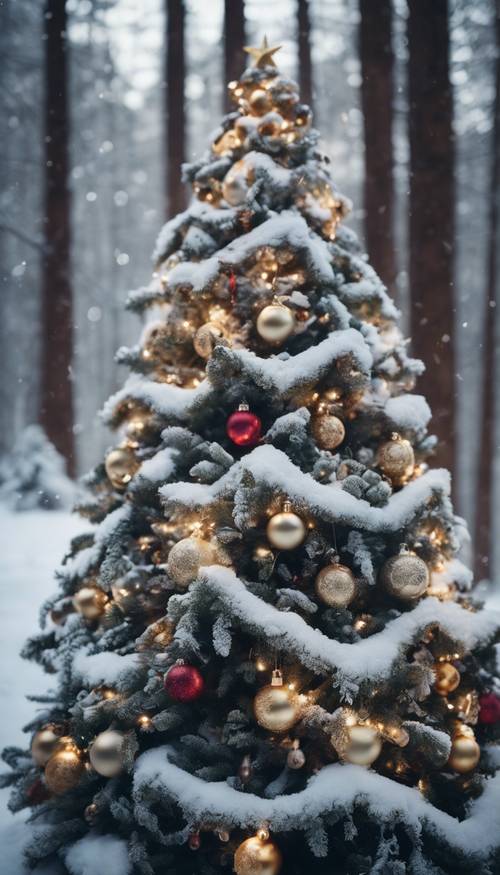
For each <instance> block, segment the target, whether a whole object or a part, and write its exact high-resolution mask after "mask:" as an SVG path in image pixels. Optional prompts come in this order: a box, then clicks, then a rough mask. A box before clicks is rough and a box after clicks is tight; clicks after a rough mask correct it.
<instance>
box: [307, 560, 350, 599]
mask: <svg viewBox="0 0 500 875" xmlns="http://www.w3.org/2000/svg"><path fill="white" fill-rule="evenodd" d="M315 587H316V594H317V596H318V598H319V599H320V600H321V601H322V602H323V603H324V604H325V605H328V607H329V608H345V607H347V605H349V604H350V603H351V602H352V600H353V598H354V597H355V596H356V593H357V584H356V578H355V577H354V575H353V573H352V571H351V569H350V568H347V566H346V565H340V564H339V563H337V562H335V563H333V564H332V565H327V566H326V568H322V569H321V571H320V572H319V574H318V576H317V577H316V581H315Z"/></svg>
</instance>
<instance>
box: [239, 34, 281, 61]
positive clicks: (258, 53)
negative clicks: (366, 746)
mask: <svg viewBox="0 0 500 875" xmlns="http://www.w3.org/2000/svg"><path fill="white" fill-rule="evenodd" d="M280 49H281V46H270V45H269V43H268V41H267V36H265V37H264V39H263V40H262V45H261V46H260V48H256V47H255V48H254V47H253V46H245V52H248V54H249V55H250V56H251V58H252V60H253V65H254V67H260V68H262V67H276V64H275V62H274V58H273V55H274V54H275V53H276V52H279V50H280Z"/></svg>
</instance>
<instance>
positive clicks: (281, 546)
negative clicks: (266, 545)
mask: <svg viewBox="0 0 500 875" xmlns="http://www.w3.org/2000/svg"><path fill="white" fill-rule="evenodd" d="M305 536H306V527H305V525H304V521H303V520H301V518H300V517H299V516H297V514H296V513H293V512H292V511H291V510H288V508H284V509H283V511H282V512H281V513H275V514H274V516H272V517H271V519H270V520H269V522H268V524H267V537H268V538H269V541H270V542H271V544H272V545H273V547H276V549H277V550H294V549H295V547H298V546H299V544H302V541H303V540H304V538H305Z"/></svg>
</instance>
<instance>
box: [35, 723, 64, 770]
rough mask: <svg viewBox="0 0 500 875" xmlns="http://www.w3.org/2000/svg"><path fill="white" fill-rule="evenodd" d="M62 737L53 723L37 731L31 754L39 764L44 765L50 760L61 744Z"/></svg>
mask: <svg viewBox="0 0 500 875" xmlns="http://www.w3.org/2000/svg"><path fill="white" fill-rule="evenodd" d="M60 738H61V736H60V734H58V733H57V732H56V731H55V727H54V726H53V725H51V724H49V725H48V726H44V727H43V729H39V730H38V732H35V734H34V736H33V740H32V742H31V756H32V757H33V762H35V763H36V765H37V766H44V765H45V764H46V763H47V762H48V760H49V759H50V757H51V756H52V754H53V753H54V751H55V749H56V747H57V745H58V744H59V742H60Z"/></svg>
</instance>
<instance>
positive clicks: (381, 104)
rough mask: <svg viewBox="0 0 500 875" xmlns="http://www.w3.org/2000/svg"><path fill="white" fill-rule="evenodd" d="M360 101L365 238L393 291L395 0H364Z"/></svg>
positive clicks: (362, 9)
mask: <svg viewBox="0 0 500 875" xmlns="http://www.w3.org/2000/svg"><path fill="white" fill-rule="evenodd" d="M360 12H361V21H360V31H359V37H360V56H361V72H362V86H361V102H362V109H363V119H364V128H365V182H364V210H365V220H364V227H365V239H366V246H367V249H368V253H369V256H370V261H371V262H372V264H373V266H374V268H375V270H376V271H377V273H378V274H379V275H380V277H381V279H382V280H383V282H384V283H385V284H386V285H387V287H388V288H389V290H390V292H391V294H393V293H394V283H395V278H396V264H395V253H394V228H393V221H394V177H393V145H392V123H393V100H394V93H393V91H394V87H393V67H394V56H393V51H392V33H391V28H392V2H391V0H379V3H373V0H360Z"/></svg>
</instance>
